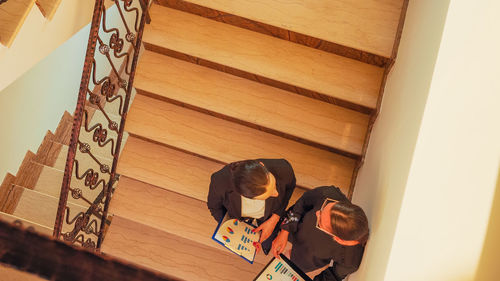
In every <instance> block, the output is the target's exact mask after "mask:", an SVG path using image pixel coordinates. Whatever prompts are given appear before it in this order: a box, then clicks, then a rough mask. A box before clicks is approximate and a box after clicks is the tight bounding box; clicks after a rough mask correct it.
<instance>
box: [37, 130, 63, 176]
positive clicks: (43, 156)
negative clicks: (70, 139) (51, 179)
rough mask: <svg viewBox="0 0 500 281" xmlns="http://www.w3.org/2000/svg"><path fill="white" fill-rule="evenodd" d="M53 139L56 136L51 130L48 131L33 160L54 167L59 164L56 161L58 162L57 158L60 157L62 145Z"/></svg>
mask: <svg viewBox="0 0 500 281" xmlns="http://www.w3.org/2000/svg"><path fill="white" fill-rule="evenodd" d="M55 140H56V136H55V135H54V134H53V133H52V132H51V131H48V132H47V134H46V135H45V137H44V138H43V141H42V143H41V144H40V146H39V147H38V150H37V151H36V155H35V157H34V161H35V162H37V163H40V164H42V165H45V166H49V167H55V166H56V164H58V165H60V163H58V161H59V162H60V160H59V158H60V157H61V155H60V154H61V148H62V146H63V145H62V144H60V143H56V142H54V141H55ZM63 167H64V164H63ZM63 169H64V168H63Z"/></svg>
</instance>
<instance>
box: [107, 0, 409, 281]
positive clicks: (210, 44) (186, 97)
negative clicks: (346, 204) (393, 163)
mask: <svg viewBox="0 0 500 281" xmlns="http://www.w3.org/2000/svg"><path fill="white" fill-rule="evenodd" d="M260 2H261V3H260ZM312 2H313V3H315V4H316V5H321V4H319V2H318V1H312ZM322 2H326V3H327V4H328V5H330V6H328V7H332V9H333V7H334V6H335V5H343V1H333V0H332V1H322ZM382 2H384V3H375V1H373V2H372V1H367V3H366V5H367V6H366V7H364V8H366V10H363V9H361V8H363V7H359V6H356V5H353V4H345V3H344V5H345V7H343V8H345V9H347V10H344V11H343V15H344V16H345V19H346V20H347V19H349V18H352V17H355V19H352V20H356V21H359V22H357V23H356V24H358V25H359V28H361V27H362V26H365V25H366V24H367V23H372V24H373V25H374V26H377V25H378V27H379V28H380V30H373V29H374V28H373V26H370V27H369V28H367V29H366V32H367V33H368V32H370V34H364V35H363V34H359V32H358V34H356V35H355V36H357V37H358V39H353V38H347V37H352V34H351V35H349V34H340V35H338V36H340V37H342V36H346V38H340V37H339V38H337V37H338V36H337V37H336V36H334V34H335V31H332V30H330V33H329V34H330V35H331V37H328V38H326V39H318V38H321V37H318V36H319V35H318V34H315V33H309V32H310V31H311V30H312V29H311V26H308V23H306V22H302V25H301V28H302V29H301V28H299V27H297V29H296V30H294V31H293V30H288V29H287V28H288V25H286V23H284V22H283V24H282V25H281V24H278V22H280V20H282V19H283V16H282V17H281V18H280V19H276V17H275V16H274V15H275V14H276V13H281V14H284V15H288V14H287V13H288V12H291V11H289V10H288V9H292V7H290V6H288V5H287V4H283V3H281V2H280V3H278V2H275V3H270V2H268V1H266V2H264V1H252V3H247V2H246V1H231V3H229V1H173V0H172V1H170V0H165V1H162V0H158V1H155V3H154V5H153V6H152V8H151V10H150V14H151V18H152V22H151V24H150V25H148V26H146V30H145V33H144V37H143V43H144V46H145V48H146V50H145V51H144V52H143V54H142V56H141V58H140V60H139V66H138V68H137V72H136V77H135V82H134V87H135V88H136V89H137V95H136V97H135V99H134V102H133V104H132V105H131V108H130V111H129V113H128V116H127V123H126V127H125V130H126V131H127V132H128V133H129V134H130V136H129V138H128V141H127V144H126V145H125V147H124V149H123V154H122V155H121V158H120V161H119V164H118V173H119V174H121V178H120V181H119V183H118V187H117V190H116V192H115V194H114V196H113V199H112V201H111V206H110V212H111V213H113V214H114V218H113V223H112V224H111V226H110V229H109V232H108V234H107V236H106V239H105V240H104V243H103V247H102V252H103V253H104V254H108V255H112V256H117V257H122V258H125V259H127V260H129V261H132V262H135V263H138V264H141V265H143V266H146V267H149V268H151V269H154V270H158V271H162V272H168V273H169V274H171V275H174V276H176V277H178V278H180V279H183V280H252V279H253V278H254V277H255V275H256V274H257V273H258V272H259V271H260V270H261V269H262V267H263V265H264V264H265V263H266V262H267V261H268V260H269V259H270V257H269V256H264V255H263V254H262V253H261V254H259V255H258V256H257V259H256V262H255V263H254V264H253V265H250V264H248V263H246V262H245V261H243V260H242V259H239V258H237V257H236V256H234V255H233V254H231V253H229V252H228V251H227V250H225V249H224V248H223V247H221V246H220V245H218V244H217V243H215V242H214V241H212V240H211V235H212V233H213V231H214V229H215V227H216V222H215V221H214V220H213V218H212V217H211V216H210V214H209V212H208V210H207V208H206V200H207V194H208V186H209V182H210V175H211V174H212V173H213V172H215V171H217V170H219V169H220V168H222V167H223V165H225V164H227V163H230V162H233V161H237V160H241V159H254V158H286V159H287V160H288V161H289V162H290V163H291V164H292V166H293V168H294V170H295V174H296V178H297V188H296V191H295V192H294V195H293V197H292V199H291V202H290V204H293V203H294V202H295V201H296V200H297V199H298V198H299V197H300V196H301V195H302V194H303V193H304V192H305V191H306V190H308V189H311V188H314V187H317V186H321V185H336V186H338V187H340V188H341V189H342V191H343V192H344V193H345V194H348V195H349V196H350V195H351V194H352V188H353V183H354V181H355V174H356V169H357V167H359V165H360V163H361V161H362V157H363V155H364V149H365V146H366V142H367V138H368V136H369V131H370V126H371V124H372V123H373V118H374V116H375V114H376V113H377V110H378V104H379V101H380V93H381V92H382V88H381V87H382V86H383V83H384V78H385V75H386V73H387V71H388V67H389V66H390V64H391V62H392V61H393V59H394V57H393V52H392V51H393V49H392V48H393V46H397V40H396V34H397V30H398V26H400V17H401V14H402V11H404V7H403V4H404V3H403V1H402V0H398V1H396V0H388V1H382ZM375 4H380V6H377V5H375ZM252 5H257V6H258V5H264V6H267V8H266V10H264V9H257V8H256V9H254V10H253V12H252V9H251V8H249V7H251V6H252ZM272 6H274V7H272ZM242 7H246V8H248V9H245V8H242ZM301 8H306V7H301ZM309 8H311V10H310V12H311V13H319V12H321V13H322V14H321V16H323V18H324V17H327V15H328V11H322V9H321V8H320V7H309ZM273 9H274V10H273ZM280 9H282V10H280ZM264 11H267V12H264ZM360 11H365V13H367V15H356V14H357V13H360ZM353 15H356V16H353ZM363 16H367V18H363ZM297 17H299V16H298V15H297ZM275 20H278V22H276V21H275ZM311 20H312V19H311ZM375 20H379V21H380V22H375ZM296 23H297V24H300V23H301V22H300V20H298V21H297V22H296ZM341 23H343V24H344V25H342V24H341ZM332 24H335V27H334V28H336V29H338V30H342V29H343V28H344V27H345V20H344V19H337V20H334V21H333V22H332ZM381 25H384V27H381ZM263 26H264V27H266V28H268V27H270V28H271V29H272V30H274V31H277V32H275V33H273V32H269V31H268V29H265V30H263V29H259V28H260V27H263ZM283 26H286V27H287V28H283ZM290 28H291V26H290ZM350 28H351V29H357V28H356V27H353V26H350ZM370 29H372V30H370ZM314 30H317V28H314ZM387 30H389V31H387ZM283 32H285V33H288V34H289V35H294V36H295V37H294V38H295V39H294V38H292V37H293V36H289V37H288V38H284V37H283V36H280V35H279V34H282V33H283ZM299 33H300V34H299ZM299 35H302V36H306V37H303V38H315V39H316V40H317V41H318V40H319V42H323V43H321V44H319V45H313V44H309V43H307V42H303V41H300V40H297V38H296V37H297V36H299ZM307 36H309V37H307ZM325 36H326V35H325ZM361 37H363V38H365V39H367V38H372V37H373V38H375V37H376V39H373V40H374V41H377V42H371V43H373V44H370V42H360V39H359V38H361ZM344 39H345V41H344ZM294 40H295V41H294ZM349 40H350V41H349ZM324 44H326V45H327V46H330V48H326V47H321V46H322V45H324ZM328 44H329V45H328ZM333 44H337V45H336V46H337V49H335V48H333V47H332V46H333ZM340 44H347V45H340ZM339 46H340V47H339ZM387 46H390V47H387ZM353 50H354V51H353ZM343 52H344V53H343ZM346 52H351V53H350V54H348V53H346ZM356 54H357V55H356Z"/></svg>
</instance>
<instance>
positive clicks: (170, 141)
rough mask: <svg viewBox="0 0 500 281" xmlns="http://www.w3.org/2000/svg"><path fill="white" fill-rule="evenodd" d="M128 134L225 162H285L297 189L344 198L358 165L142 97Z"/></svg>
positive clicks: (138, 98) (133, 111)
mask: <svg viewBox="0 0 500 281" xmlns="http://www.w3.org/2000/svg"><path fill="white" fill-rule="evenodd" d="M126 130H127V131H128V132H130V133H131V134H134V135H138V136H142V137H145V138H147V139H151V140H154V141H157V142H160V143H164V144H167V145H170V146H174V147H177V148H180V149H183V150H186V151H190V152H192V153H196V154H198V155H203V156H205V157H208V158H210V159H215V160H218V161H220V162H222V163H230V162H233V161H238V160H241V159H255V158H285V159H287V160H288V161H290V163H291V164H292V166H293V168H294V171H295V174H296V178H297V184H298V185H300V186H302V187H305V188H314V187H317V186H321V185H336V186H338V187H340V188H341V189H342V190H343V191H344V192H345V193H346V194H348V192H346V191H347V190H348V189H349V187H350V182H351V177H352V173H353V169H354V167H355V162H356V161H355V160H354V159H351V158H347V157H345V156H341V155H339V154H336V153H333V152H329V151H325V150H321V149H318V148H315V147H312V146H308V145H305V144H302V143H298V142H295V141H291V140H288V139H285V138H282V137H278V136H275V135H272V134H269V133H265V132H262V131H259V130H256V129H253V128H249V127H247V126H243V125H239V124H236V123H234V122H229V121H227V120H223V119H219V118H216V117H212V116H209V115H206V114H203V113H200V112H196V111H193V110H189V109H186V108H183V107H179V106H176V105H173V104H170V103H166V102H162V101H159V100H156V99H153V98H149V97H145V96H142V95H137V96H136V98H135V101H134V104H133V105H132V108H131V110H130V112H129V114H128V117H127V124H126ZM214 171H215V170H214Z"/></svg>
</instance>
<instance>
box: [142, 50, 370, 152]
mask: <svg viewBox="0 0 500 281" xmlns="http://www.w3.org/2000/svg"><path fill="white" fill-rule="evenodd" d="M134 86H135V87H136V88H137V89H140V90H142V91H146V92H149V93H152V94H154V95H157V96H159V97H165V98H168V99H172V100H176V101H179V102H182V103H186V104H189V105H192V106H196V107H200V108H203V109H206V110H209V111H212V112H217V113H220V114H223V115H225V116H229V117H232V118H236V119H238V120H242V121H245V122H249V123H253V124H256V125H258V126H263V127H266V128H269V129H272V130H275V131H280V132H283V133H286V134H289V135H292V136H296V137H299V138H301V139H304V140H307V141H311V142H314V143H319V144H321V145H325V146H328V147H333V148H337V149H339V150H343V151H347V152H349V153H353V154H357V155H361V152H362V147H363V143H364V139H365V135H366V130H367V127H368V119H369V116H368V115H365V114H362V113H359V112H356V111H353V110H349V109H346V108H343V107H340V106H337V105H333V104H329V103H325V102H321V101H318V100H315V99H311V98H308V97H304V96H301V95H297V94H293V93H290V92H287V91H284V90H281V89H278V88H274V87H270V86H267V85H264V84H261V83H257V82H253V81H250V80H247V79H244V78H240V77H236V76H233V75H230V74H226V73H223V72H219V71H215V70H212V69H209V68H206V67H202V66H199V65H196V64H192V63H188V62H185V61H181V60H177V59H173V58H171V57H168V56H164V55H161V54H158V53H154V52H151V51H145V52H144V54H143V56H142V57H141V61H140V63H139V67H138V69H137V74H136V78H135V82H134Z"/></svg>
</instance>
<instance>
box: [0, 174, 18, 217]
mask: <svg viewBox="0 0 500 281" xmlns="http://www.w3.org/2000/svg"><path fill="white" fill-rule="evenodd" d="M15 181H16V177H15V176H14V175H12V174H9V173H7V174H6V175H5V177H4V179H3V181H2V185H0V212H4V213H12V212H13V210H14V208H15V205H16V204H17V201H18V197H14V198H13V199H12V197H11V193H12V187H13V185H14V183H15Z"/></svg>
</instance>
